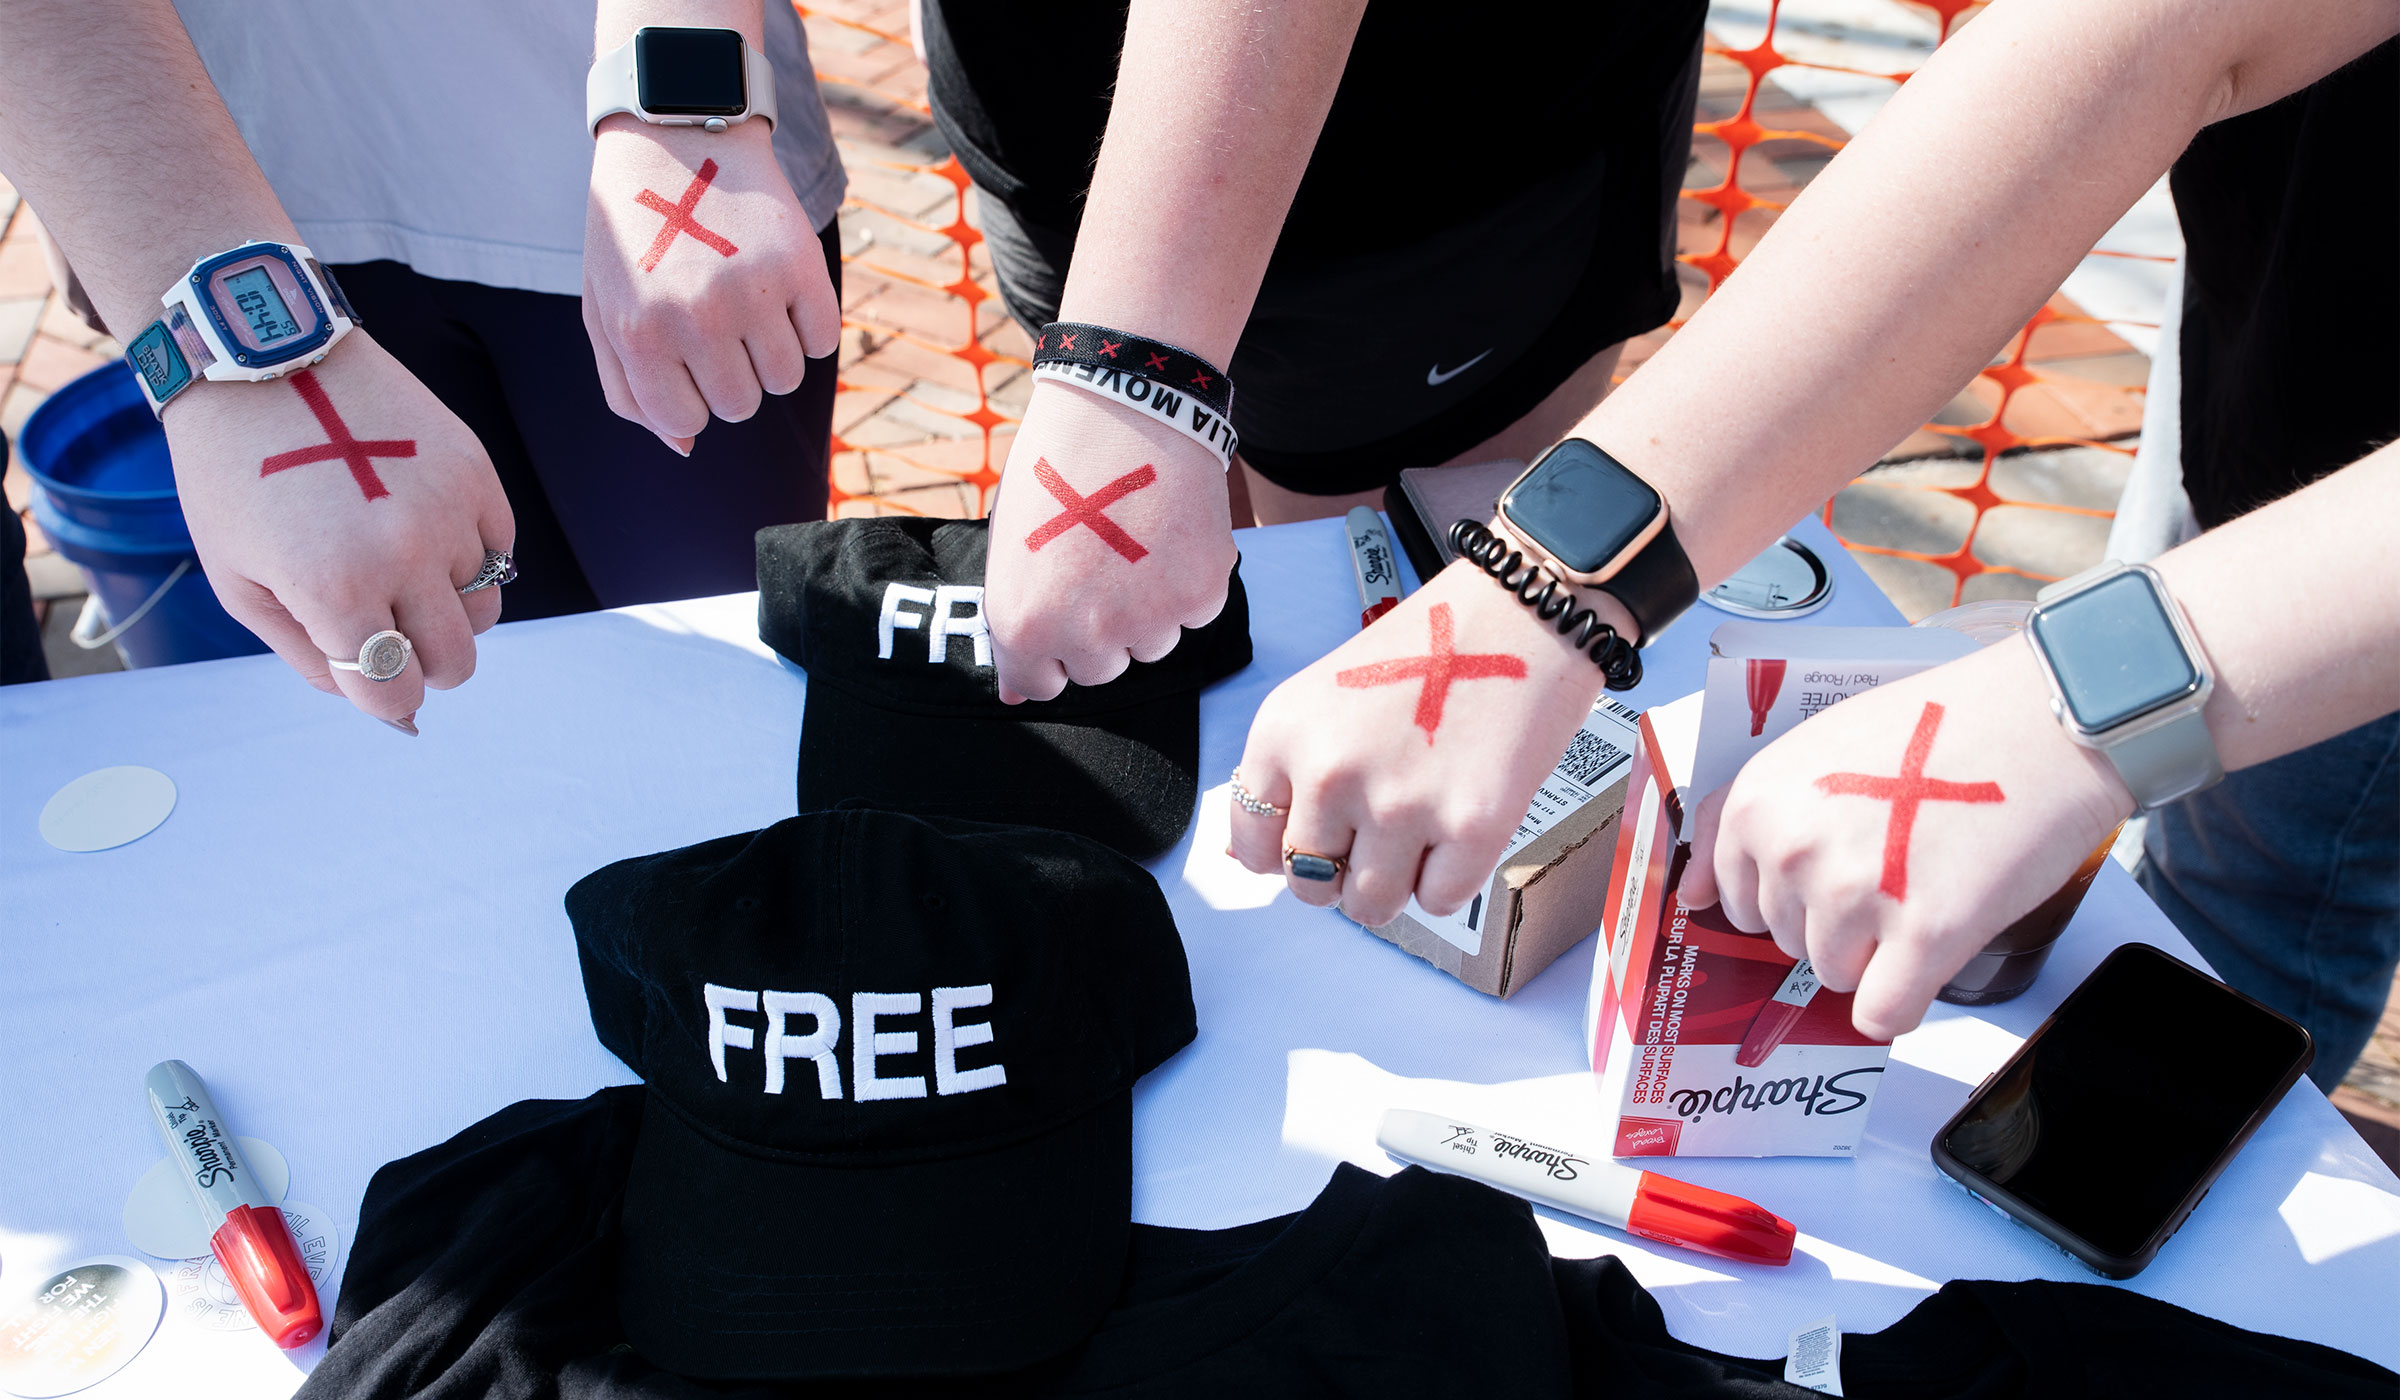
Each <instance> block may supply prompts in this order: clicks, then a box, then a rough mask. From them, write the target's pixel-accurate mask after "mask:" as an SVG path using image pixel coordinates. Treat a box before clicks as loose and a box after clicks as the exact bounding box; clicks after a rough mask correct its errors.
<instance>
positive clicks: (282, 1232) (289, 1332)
mask: <svg viewBox="0 0 2400 1400" xmlns="http://www.w3.org/2000/svg"><path fill="white" fill-rule="evenodd" d="M142 1087H143V1088H145V1089H147V1090H149V1093H150V1119H151V1121H152V1122H154V1123H156V1124H157V1125H158V1135H159V1136H160V1137H162V1138H165V1139H166V1140H167V1154H168V1155H169V1156H171V1157H173V1158H174V1159H175V1165H176V1168H177V1174H178V1175H180V1176H182V1178H183V1184H184V1186H185V1187H186V1188H187V1189H189V1190H190V1191H191V1193H192V1202H193V1204H195V1205H197V1206H198V1207H199V1208H200V1216H201V1222H202V1224H204V1225H205V1226H206V1227H207V1229H208V1231H209V1236H208V1247H209V1249H210V1250H211V1251H212V1252H213V1253H215V1255H216V1256H217V1263H219V1264H220V1265H222V1266H224V1269H225V1277H226V1278H228V1279H230V1280H232V1282H233V1289H234V1292H236V1293H238V1294H240V1295H241V1298H242V1306H243V1307H245V1308H247V1309H249V1310H250V1319H251V1321H253V1322H256V1323H257V1324H258V1330H260V1331H261V1332H264V1333H266V1334H267V1337H268V1339H269V1340H270V1341H272V1342H274V1343H275V1345H277V1346H279V1347H284V1348H286V1349H289V1348H291V1347H296V1346H302V1345H305V1344H306V1343H308V1342H309V1341H311V1340H313V1339H314V1338H315V1337H316V1335H317V1333H319V1332H321V1331H323V1330H324V1327H325V1324H324V1318H323V1316H322V1315H321V1314H320V1313H319V1311H318V1308H317V1288H316V1285H315V1284H313V1283H311V1282H309V1278H308V1269H307V1266H305V1265H303V1264H302V1263H301V1262H300V1251H299V1250H298V1249H297V1248H295V1247H294V1246H293V1244H292V1232H291V1231H290V1230H289V1229H288V1228H286V1227H285V1225H284V1223H283V1212H282V1211H280V1210H277V1209H276V1208H275V1202H274V1201H272V1200H270V1199H269V1198H268V1196H267V1193H266V1189H265V1188H264V1187H262V1186H260V1185H259V1182H258V1176H257V1174H256V1173H255V1172H253V1171H252V1170H251V1169H250V1163H249V1162H248V1161H247V1160H245V1159H244V1158H243V1157H242V1156H241V1155H240V1153H239V1152H238V1151H237V1150H236V1149H235V1147H234V1141H233V1133H232V1130H230V1129H229V1128H227V1127H226V1126H225V1119H224V1116H223V1115H222V1114H220V1113H218V1112H217V1106H216V1104H215V1103H213V1102H211V1101H210V1099H209V1097H208V1086H207V1085H206V1084H203V1083H201V1082H200V1076H199V1075H197V1074H194V1073H193V1072H192V1067H191V1066H190V1065H187V1064H185V1063H184V1062H183V1061H181V1060H162V1061H160V1062H159V1063H158V1064H155V1065H153V1066H151V1067H150V1073H149V1074H148V1075H147V1076H145V1077H144V1078H143V1080H142Z"/></svg>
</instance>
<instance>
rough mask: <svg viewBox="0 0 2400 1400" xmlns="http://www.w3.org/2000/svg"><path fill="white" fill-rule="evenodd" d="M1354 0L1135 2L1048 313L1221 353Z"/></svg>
mask: <svg viewBox="0 0 2400 1400" xmlns="http://www.w3.org/2000/svg"><path fill="white" fill-rule="evenodd" d="M1365 10H1366V3H1365V0H1312V2H1311V3H1306V4H1282V3H1270V0H1134V4H1133V7H1132V11H1131V13H1130V14H1128V16H1127V17H1126V25H1125V52H1124V57H1123V58H1122V59H1121V60H1120V61H1119V64H1118V69H1117V89H1116V100H1115V103H1114V105H1113V106H1112V108H1111V109H1110V112H1109V119H1108V135H1107V138H1106V139H1105V140H1104V141H1103V142H1102V144H1101V148H1100V162H1099V166H1098V169H1097V170H1096V171H1095V173H1094V175H1093V178H1092V188H1091V194H1090V197H1089V199H1088V200H1087V202H1086V204H1085V208H1084V215H1083V229H1082V233H1081V235H1080V236H1079V237H1078V238H1077V240H1076V247H1075V261H1074V265H1073V267H1072V269H1071V270H1070V271H1069V273H1068V276H1067V286H1066V291H1065V294H1064V296H1063V297H1062V298H1061V304H1060V308H1059V314H1060V315H1061V316H1062V317H1064V318H1066V319H1068V320H1071V321H1092V322H1096V323H1099V324H1103V325H1114V326H1122V327H1125V328H1126V329H1129V330H1138V331H1140V332H1141V333H1142V334H1145V335H1149V336H1154V337H1156V338H1158V339H1161V340H1169V341H1173V342H1175V343H1177V344H1180V345H1183V346H1185V347H1186V348H1188V349H1190V350H1192V351H1194V352H1196V353H1198V354H1201V355H1204V356H1206V357H1208V358H1209V359H1212V360H1215V361H1216V362H1217V363H1219V364H1223V363H1224V362H1225V361H1226V360H1227V359H1229V358H1231V356H1232V354H1233V346H1234V342H1235V341H1236V340H1238V339H1240V337H1241V331H1242V324H1243V323H1244V322H1245V321H1247V320H1248V319H1249V318H1250V306H1251V303H1252V302H1253V301H1255V300H1256V299H1257V296H1258V284H1259V281H1260V279H1261V278H1263V277H1264V276H1265V275H1266V270H1267V259H1268V257H1269V256H1270V255H1271V254H1272V253H1273V252H1274V251H1275V240H1276V238H1277V237H1278V236H1279V235H1280V234H1281V233H1282V231H1283V219H1284V215H1285V214H1286V213H1288V212H1290V210H1291V206H1292V195H1293V192H1294V191H1295V190H1297V189H1298V188H1299V187H1300V177H1301V175H1302V173H1303V172H1304V171H1306V170H1307V168H1308V159H1309V154H1310V152H1311V151H1312V150H1314V149H1315V147H1316V143H1317V134H1318V132H1320V131H1321V130H1322V129H1323V128H1324V125H1325V114H1326V112H1327V111H1328V110H1329V109H1331V107H1332V106H1333V95H1334V90H1335V89H1336V88H1337V87H1338V86H1339V85H1340V83H1341V76H1342V68H1343V65H1344V64H1345V63H1346V62H1347V61H1348V60H1349V55H1350V44H1351V41H1352V39H1354V38H1355V37H1356V36H1357V33H1358V23H1359V19H1360V17H1361V16H1362V15H1363V14H1364V13H1365Z"/></svg>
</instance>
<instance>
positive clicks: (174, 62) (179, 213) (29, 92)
mask: <svg viewBox="0 0 2400 1400" xmlns="http://www.w3.org/2000/svg"><path fill="white" fill-rule="evenodd" d="M0 27H4V28H5V31H6V33H7V36H8V38H7V42H5V43H0V94H4V95H0V170H5V171H6V173H7V175H8V178H9V179H10V180H11V181H12V182H13V183H14V184H15V185H16V186H17V188H18V189H19V190H21V191H23V192H24V194H25V197H26V198H27V199H28V200H29V201H30V202H31V203H32V205H33V208H34V209H35V211H36V212H38V213H39V214H40V215H41V218H42V223H43V225H44V227H46V228H48V229H49V230H50V233H51V235H52V236H53V237H55V238H56V239H57V240H58V242H59V246H60V247H61V248H63V249H64V250H65V251H66V254H67V256H68V258H69V259H70V260H71V261H72V262H73V264H74V266H75V271H76V273H77V275H78V276H80V277H81V278H82V279H83V284H84V286H85V288H86V289H87V290H89V291H90V293H91V295H92V301H93V304H94V305H96V306H97V307H98V308H99V310H100V314H101V315H102V316H103V317H105V318H106V319H107V321H108V324H109V327H110V329H112V330H114V331H115V332H116V333H117V334H118V335H119V336H130V335H132V334H134V333H135V332H136V331H138V330H140V329H141V327H142V326H143V325H146V324H147V323H149V322H150V321H151V320H153V319H154V318H156V316H157V315H158V310H159V306H158V298H159V294H160V293H161V292H163V291H165V290H166V289H167V287H168V286H169V285H170V284H172V283H173V282H174V281H175V279H176V278H177V277H179V276H181V275H182V274H183V272H184V271H185V270H186V269H187V268H189V267H190V266H191V265H192V264H193V263H194V262H195V261H197V260H199V259H200V258H203V257H206V256H207V255H208V254H210V253H214V252H218V251H220V250H222V249H225V248H230V247H232V246H234V245H235V244H238V243H241V242H244V241H246V240H249V239H255V238H272V239H282V240H286V241H297V239H298V234H297V233H295V232H294V230H293V228H292V221H291V219H290V218H289V217H288V216H287V215H286V214H285V213H284V211H283V206H282V204H281V203H280V202H278V201H277V199H276V198H275V192H274V190H272V189H271V188H269V187H268V185H267V180H266V176H264V175H263V174H261V173H260V172H259V168H258V162H257V161H255V160H253V159H251V156H250V151H249V148H248V147H247V146H245V145H244V144H243V143H242V136H241V132H240V130H239V129H237V128H236V127H235V126H234V124H233V118H232V117H231V116H230V115H228V114H227V112H226V110H225V103H224V101H223V99H221V98H220V97H218V96H217V90H216V86H215V85H214V84H213V83H212V82H210V80H209V76H208V70H207V69H205V68H203V67H202V66H201V64H200V57H199V55H198V54H197V53H196V52H195V51H194V50H193V48H192V41H191V38H190V36H188V35H187V34H185V33H184V29H183V21H182V20H180V19H179V18H177V17H176V14H175V8H174V6H173V5H172V4H170V3H168V0H7V3H4V4H0Z"/></svg>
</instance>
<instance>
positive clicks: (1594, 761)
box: [1557, 729, 1625, 788]
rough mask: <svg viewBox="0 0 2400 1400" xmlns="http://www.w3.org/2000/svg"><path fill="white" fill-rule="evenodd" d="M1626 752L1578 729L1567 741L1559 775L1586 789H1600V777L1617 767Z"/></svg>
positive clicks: (1584, 730)
mask: <svg viewBox="0 0 2400 1400" xmlns="http://www.w3.org/2000/svg"><path fill="white" fill-rule="evenodd" d="M1624 757H1625V750H1623V749H1621V748H1618V747H1617V746H1616V745H1615V744H1612V743H1610V742H1609V741H1608V740H1606V739H1604V738H1602V737H1600V736H1599V735H1597V734H1594V733H1593V732H1592V731H1591V730H1589V729H1578V730H1576V731H1575V737H1574V738H1572V739H1570V740H1568V741H1567V754H1566V757H1564V758H1562V759H1560V760H1559V761H1558V770H1557V771H1558V775H1559V776H1560V777H1562V778H1565V779H1567V780H1568V781H1569V782H1573V783H1579V784H1581V785H1583V786H1584V787H1587V788H1588V787H1598V786H1599V785H1600V775H1601V774H1603V773H1605V772H1607V771H1608V770H1609V769H1611V768H1614V767H1616V766H1617V764H1618V762H1619V761H1620V760H1622V759H1623V758H1624Z"/></svg>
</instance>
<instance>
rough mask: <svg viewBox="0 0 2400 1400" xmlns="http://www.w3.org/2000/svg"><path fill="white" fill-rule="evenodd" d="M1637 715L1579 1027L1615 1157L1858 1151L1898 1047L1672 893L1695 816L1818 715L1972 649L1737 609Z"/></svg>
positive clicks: (1839, 996)
mask: <svg viewBox="0 0 2400 1400" xmlns="http://www.w3.org/2000/svg"><path fill="white" fill-rule="evenodd" d="M1709 645H1710V661H1709V670H1708V684H1707V687H1706V689H1705V690H1703V691H1702V692H1701V693H1700V694H1698V695H1689V696H1686V697H1684V698H1683V699H1681V700H1678V701H1676V702H1674V703H1673V704H1671V705H1662V706H1658V707H1655V708H1653V709H1652V710H1651V711H1650V712H1649V713H1647V714H1646V715H1644V716H1643V717H1642V720H1641V723H1640V726H1639V736H1638V739H1637V741H1636V745H1635V753H1634V759H1633V765H1632V768H1631V770H1630V771H1629V773H1628V774H1627V787H1628V790H1629V792H1630V793H1631V794H1632V795H1631V796H1630V797H1629V798H1628V800H1627V804H1628V805H1627V811H1626V814H1625V819H1624V822H1623V823H1622V825H1621V829H1620V834H1619V836H1618V840H1617V852H1616V859H1615V862H1614V864H1613V866H1612V868H1611V870H1610V874H1609V891H1608V906H1607V907H1608V908H1609V909H1610V910H1611V911H1613V917H1612V918H1611V920H1610V921H1609V922H1608V923H1607V924H1606V925H1604V926H1603V928H1602V936H1603V939H1604V944H1603V947H1602V949H1601V955H1600V956H1598V957H1596V958H1594V959H1593V966H1592V987H1591V992H1590V996H1589V998H1588V1000H1587V1002H1586V1009H1585V1018H1584V1042H1585V1044H1586V1045H1587V1046H1589V1047H1590V1050H1591V1066H1592V1072H1593V1075H1594V1076H1595V1078H1596V1080H1597V1082H1598V1087H1599V1091H1600V1095H1601V1101H1602V1103H1603V1104H1604V1105H1605V1106H1606V1108H1607V1111H1608V1114H1609V1117H1610V1120H1611V1128H1610V1131H1611V1133H1612V1137H1613V1147H1612V1150H1613V1151H1614V1152H1615V1153H1616V1155H1618V1156H1621V1157H1783V1156H1807V1157H1847V1156H1852V1155H1854V1154H1856V1152H1857V1151H1858V1144H1859V1142H1860V1141H1861V1139H1862V1138H1863V1136H1864V1129H1865V1126H1866V1121H1867V1115H1868V1113H1869V1111H1870V1110H1871V1108H1872V1107H1873V1104H1874V1099H1875V1089H1876V1086H1877V1084H1878V1083H1880V1082H1881V1080H1882V1077H1883V1069H1884V1065H1885V1062H1886V1059H1887V1055H1888V1047H1887V1046H1886V1045H1885V1044H1884V1043H1882V1042H1878V1041H1872V1040H1869V1039H1867V1038H1866V1037H1865V1036H1862V1035H1860V1034H1859V1033H1858V1031H1857V1030H1856V1029H1855V1028H1854V1027H1852V1025H1851V1024H1850V1008H1851V999H1850V997H1849V996H1848V995H1847V994H1845V993H1837V992H1830V991H1825V990H1823V989H1821V988H1820V987H1819V986H1818V984H1817V982H1816V979H1815V977H1814V976H1813V975H1812V973H1811V972H1810V971H1809V970H1808V968H1807V966H1806V964H1804V963H1797V962H1795V961H1794V960H1793V959H1791V958H1789V957H1787V956H1785V955H1784V954H1783V952H1782V951H1781V950H1779V949H1778V948H1777V947H1776V946H1775V943H1774V940H1772V939H1770V938H1767V937H1765V936H1763V935H1756V934H1747V933H1743V932H1741V931H1740V930H1738V929H1735V928H1734V927H1733V926H1732V925H1730V924H1728V923H1726V922H1725V920H1724V918H1723V917H1722V916H1721V915H1720V914H1719V913H1718V911H1717V910H1716V909H1715V908H1713V907H1712V908H1709V909H1705V910H1699V911H1694V910H1691V909H1687V908H1685V907H1684V906H1683V903H1682V901H1681V900H1679V899H1677V898H1676V889H1677V887H1678V886H1679V885H1680V884H1681V882H1682V878H1683V871H1684V865H1685V862H1686V861H1687V859H1688V858H1689V855H1690V849H1691V848H1690V846H1689V845H1688V844H1687V842H1688V839H1689V833H1688V832H1687V831H1686V830H1685V822H1686V820H1687V819H1688V814H1689V813H1690V812H1691V811H1692V810H1693V809H1695V808H1696V807H1697V806H1698V805H1699V800H1700V798H1701V797H1703V796H1705V795H1706V794H1708V793H1709V792H1711V791H1714V790H1715V789H1716V788H1717V787H1719V786H1722V785H1723V784H1725V783H1727V782H1730V781H1732V779H1733V777H1734V775H1735V774H1737V773H1739V772H1740V771H1741V767H1742V765H1743V764H1744V763H1746V762H1748V761H1749V759H1750V756H1751V755H1752V754H1754V753H1756V752H1757V751H1758V750H1759V749H1761V748H1764V747H1765V746H1766V745H1767V744H1769V743H1772V742H1773V741H1774V740H1775V739H1777V738H1779V737H1781V736H1782V735H1783V734H1784V733H1786V732H1788V731H1789V730H1790V729H1791V728H1792V727H1793V726H1795V725H1797V724H1799V723H1800V722H1801V721H1802V720H1803V719H1805V718H1807V717H1808V716H1809V715H1812V714H1815V713H1816V712H1818V711H1819V710H1822V709H1824V708H1826V707H1827V706H1829V705H1833V704H1837V703H1839V702H1840V701H1842V700H1845V699H1848V698H1849V697H1851V696H1853V695H1857V694H1859V693H1861V692H1863V691H1866V690H1870V689H1872V688H1874V687H1875V686H1878V685H1882V684H1884V683H1886V682H1888V681H1893V680H1898V679H1900V678H1901V677H1903V676H1909V675H1914V674H1916V673H1917V672H1919V671H1922V670H1925V669H1927V668H1928V667H1931V666H1935V665H1939V664H1940V663H1941V662H1943V661H1946V660H1949V659H1951V658H1952V657H1955V656H1959V655H1963V654H1965V653H1966V652H1969V651H1972V650H1974V649H1975V647H1974V643H1973V642H1971V641H1969V640H1968V639H1966V638H1965V637H1962V636H1960V635H1958V634H1957V633H1953V632H1942V631H1936V630H1931V629H1907V628H1853V627H1806V626H1796V625H1793V624H1790V623H1758V622H1730V623H1727V624H1725V625H1724V626H1722V627H1719V628H1718V629H1717V631H1716V633H1715V634H1714V635H1713V636H1712V637H1711V639H1710V644H1709Z"/></svg>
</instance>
